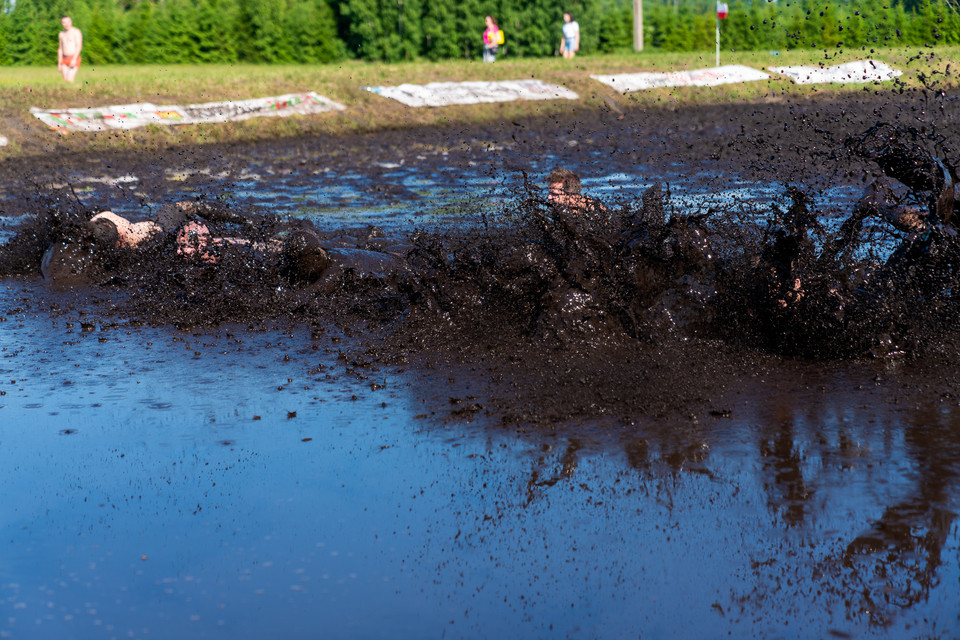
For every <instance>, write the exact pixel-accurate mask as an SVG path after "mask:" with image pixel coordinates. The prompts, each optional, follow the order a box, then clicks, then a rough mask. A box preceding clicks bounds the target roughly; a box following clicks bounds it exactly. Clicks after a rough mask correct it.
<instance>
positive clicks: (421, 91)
mask: <svg viewBox="0 0 960 640" xmlns="http://www.w3.org/2000/svg"><path fill="white" fill-rule="evenodd" d="M364 89H366V90H367V91H371V92H373V93H376V94H377V95H380V96H383V97H384V98H392V99H393V100H397V101H399V102H402V103H403V104H405V105H407V106H408V107H445V106H448V105H452V104H480V103H484V102H512V101H514V100H556V99H566V100H576V99H577V98H578V97H579V96H578V95H577V94H576V93H574V92H573V91H571V90H570V89H567V88H566V87H561V86H558V85H555V84H548V83H546V82H543V81H541V80H503V81H500V82H481V81H477V82H431V83H429V84H401V85H397V86H394V87H364Z"/></svg>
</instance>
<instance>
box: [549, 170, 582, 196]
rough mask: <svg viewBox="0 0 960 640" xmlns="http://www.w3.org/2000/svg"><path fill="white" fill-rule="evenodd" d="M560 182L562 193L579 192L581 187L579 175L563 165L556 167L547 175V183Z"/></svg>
mask: <svg viewBox="0 0 960 640" xmlns="http://www.w3.org/2000/svg"><path fill="white" fill-rule="evenodd" d="M558 182H559V183H560V184H562V185H563V191H564V193H571V194H579V193H580V191H581V190H582V189H583V185H582V184H581V182H580V177H579V176H578V175H577V174H575V173H574V172H573V171H570V170H569V169H566V168H564V167H557V168H555V169H554V170H553V171H551V172H550V175H549V176H547V184H556V183H558Z"/></svg>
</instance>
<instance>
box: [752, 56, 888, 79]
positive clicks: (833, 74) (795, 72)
mask: <svg viewBox="0 0 960 640" xmlns="http://www.w3.org/2000/svg"><path fill="white" fill-rule="evenodd" d="M767 69H768V70H770V71H772V72H773V73H779V74H780V75H784V76H787V77H788V78H790V79H791V80H793V81H794V82H795V83H796V84H825V83H828V82H833V83H861V84H862V83H866V82H886V81H888V80H893V79H894V78H896V77H897V76H899V75H902V74H903V72H902V71H900V70H899V69H894V68H893V67H891V66H889V65H887V64H885V63H883V62H878V61H876V60H857V61H855V62H847V63H844V64H838V65H835V66H832V67H804V66H797V67H767Z"/></svg>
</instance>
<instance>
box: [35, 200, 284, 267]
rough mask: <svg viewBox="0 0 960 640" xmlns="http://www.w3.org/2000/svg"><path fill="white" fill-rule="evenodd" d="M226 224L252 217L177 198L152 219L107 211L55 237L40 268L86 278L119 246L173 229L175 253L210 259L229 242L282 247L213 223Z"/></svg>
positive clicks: (137, 244)
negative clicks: (213, 228)
mask: <svg viewBox="0 0 960 640" xmlns="http://www.w3.org/2000/svg"><path fill="white" fill-rule="evenodd" d="M211 223H221V224H229V225H233V226H234V227H241V228H242V227H245V226H251V225H252V224H253V221H252V220H251V219H249V218H247V217H245V216H242V215H240V214H238V213H236V212H235V211H232V210H231V209H229V208H228V207H226V206H224V205H222V204H220V203H214V202H202V201H197V202H189V201H184V202H178V203H175V204H168V205H164V206H163V207H161V208H160V210H159V211H158V212H157V214H156V215H155V216H154V217H153V218H152V219H150V220H144V221H141V222H132V221H130V220H128V219H127V218H124V217H123V216H120V215H117V214H115V213H113V212H112V211H103V212H100V213H97V214H96V215H94V216H93V217H91V218H90V220H89V221H87V222H86V223H84V224H82V225H80V229H79V231H75V232H74V233H72V234H70V235H71V236H72V237H70V238H65V239H61V240H60V241H58V242H54V243H53V244H52V245H50V247H49V248H47V250H46V251H45V252H44V255H43V258H42V260H41V265H40V270H41V273H42V274H43V276H44V277H45V278H48V279H52V280H68V279H79V280H82V279H83V277H84V274H85V273H88V272H91V271H93V270H95V269H96V268H102V267H103V264H102V262H103V260H99V261H98V259H99V258H104V259H105V258H107V257H109V256H110V255H111V254H114V253H115V252H116V251H118V250H119V251H122V250H130V249H136V248H138V247H141V246H143V245H145V244H146V243H147V242H148V241H149V240H151V239H153V238H155V237H157V236H159V235H161V234H163V233H174V234H175V237H176V247H177V249H176V252H177V254H178V255H181V256H184V257H188V256H196V257H199V259H200V260H202V261H203V262H206V263H210V264H213V263H215V262H216V261H217V249H218V248H221V247H224V246H228V245H245V246H249V247H251V248H252V249H256V250H266V251H278V250H280V249H281V248H282V245H281V244H280V243H279V242H276V241H273V240H271V241H268V242H266V243H263V242H251V241H250V240H247V239H245V238H242V237H229V236H225V237H213V236H212V234H211V232H210V229H209V227H208V224H211Z"/></svg>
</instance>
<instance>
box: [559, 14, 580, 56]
mask: <svg viewBox="0 0 960 640" xmlns="http://www.w3.org/2000/svg"><path fill="white" fill-rule="evenodd" d="M562 29H563V38H561V40H560V53H561V54H562V55H563V57H564V58H572V57H573V56H575V55H576V54H577V51H580V25H579V24H577V22H576V21H575V20H574V19H573V16H572V15H570V14H569V13H565V14H563V27H562Z"/></svg>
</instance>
